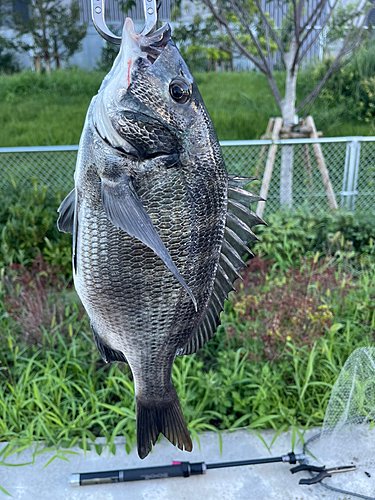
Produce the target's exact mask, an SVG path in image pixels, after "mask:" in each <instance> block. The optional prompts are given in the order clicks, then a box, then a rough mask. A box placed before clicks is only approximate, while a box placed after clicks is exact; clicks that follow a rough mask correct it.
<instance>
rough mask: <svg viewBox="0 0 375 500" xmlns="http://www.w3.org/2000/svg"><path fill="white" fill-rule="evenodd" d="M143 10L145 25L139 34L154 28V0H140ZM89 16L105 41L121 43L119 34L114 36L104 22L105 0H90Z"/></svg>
mask: <svg viewBox="0 0 375 500" xmlns="http://www.w3.org/2000/svg"><path fill="white" fill-rule="evenodd" d="M142 2H143V11H144V15H145V26H144V28H143V30H142V31H141V33H140V34H141V35H149V34H150V33H151V32H152V31H153V30H154V28H155V26H156V22H157V15H158V13H157V7H156V0H142ZM91 18H92V21H93V23H94V26H95V28H96V31H97V32H98V33H99V35H101V36H102V37H103V38H104V40H107V42H111V43H115V44H117V45H120V44H121V36H116V35H115V34H114V33H112V31H111V30H110V29H109V28H108V26H107V24H106V22H105V0H91Z"/></svg>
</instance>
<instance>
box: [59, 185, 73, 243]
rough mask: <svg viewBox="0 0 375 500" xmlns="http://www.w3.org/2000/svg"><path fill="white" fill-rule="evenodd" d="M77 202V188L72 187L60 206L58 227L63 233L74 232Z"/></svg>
mask: <svg viewBox="0 0 375 500" xmlns="http://www.w3.org/2000/svg"><path fill="white" fill-rule="evenodd" d="M75 202H76V190H75V189H72V190H71V191H70V193H69V194H68V196H67V197H66V198H65V199H64V201H63V202H62V203H61V205H60V206H59V208H58V210H57V211H58V212H59V214H60V215H59V218H58V219H57V227H58V229H59V231H61V232H63V233H71V234H73V220H74V206H75Z"/></svg>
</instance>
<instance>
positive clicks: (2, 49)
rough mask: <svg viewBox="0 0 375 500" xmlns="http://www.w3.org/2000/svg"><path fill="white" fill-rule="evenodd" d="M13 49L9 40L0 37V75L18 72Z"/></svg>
mask: <svg viewBox="0 0 375 500" xmlns="http://www.w3.org/2000/svg"><path fill="white" fill-rule="evenodd" d="M15 49H16V47H15V45H14V43H13V42H12V41H11V40H7V39H6V38H4V37H2V36H0V74H2V73H5V74H10V73H16V72H18V71H19V70H20V66H19V63H18V59H17V56H16V54H15Z"/></svg>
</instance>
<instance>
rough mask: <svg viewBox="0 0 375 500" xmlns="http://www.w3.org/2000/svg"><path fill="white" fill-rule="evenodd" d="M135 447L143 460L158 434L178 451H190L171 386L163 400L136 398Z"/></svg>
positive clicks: (187, 434) (188, 440) (185, 430)
mask: <svg viewBox="0 0 375 500" xmlns="http://www.w3.org/2000/svg"><path fill="white" fill-rule="evenodd" d="M136 407H137V445H138V455H139V458H145V457H147V455H148V454H149V453H150V451H151V449H152V446H153V445H154V444H155V443H156V440H157V438H158V436H159V434H160V433H162V434H164V436H165V437H166V438H167V439H168V440H169V441H170V442H171V443H172V444H173V445H174V446H176V445H177V446H178V448H180V450H184V449H185V450H186V451H191V450H192V449H193V444H192V442H191V438H190V435H189V432H188V430H187V427H186V423H185V419H184V416H183V415H182V411H181V406H180V402H179V400H178V396H177V393H176V389H175V388H174V386H173V385H171V388H170V391H169V392H168V394H166V397H165V398H164V399H163V400H160V401H159V400H158V401H157V402H155V401H147V400H145V399H142V398H141V397H140V398H139V397H137V398H136Z"/></svg>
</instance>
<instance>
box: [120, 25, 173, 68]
mask: <svg viewBox="0 0 375 500" xmlns="http://www.w3.org/2000/svg"><path fill="white" fill-rule="evenodd" d="M170 40H171V27H170V26H169V24H168V23H165V24H164V25H163V26H162V27H161V28H159V29H158V30H157V31H154V33H151V34H150V35H147V36H144V35H138V34H137V33H136V32H135V29H134V23H133V21H132V20H131V19H130V17H127V18H126V20H125V24H124V31H123V44H129V42H130V44H132V45H133V47H134V45H135V46H136V47H137V48H138V50H140V51H141V52H142V53H143V57H145V59H147V61H148V62H149V64H150V65H151V64H154V62H155V61H156V60H157V58H158V57H159V56H160V54H161V53H162V52H163V50H164V49H165V47H166V46H167V44H168V42H169V41H170Z"/></svg>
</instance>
